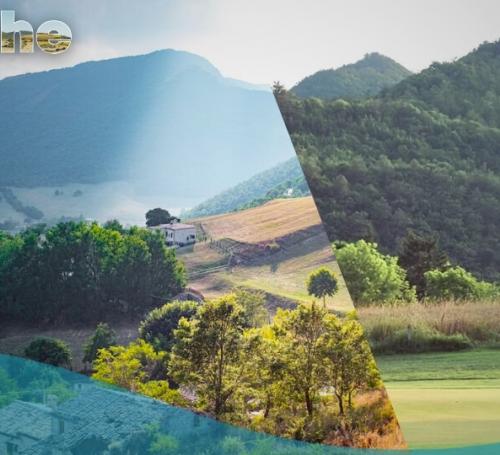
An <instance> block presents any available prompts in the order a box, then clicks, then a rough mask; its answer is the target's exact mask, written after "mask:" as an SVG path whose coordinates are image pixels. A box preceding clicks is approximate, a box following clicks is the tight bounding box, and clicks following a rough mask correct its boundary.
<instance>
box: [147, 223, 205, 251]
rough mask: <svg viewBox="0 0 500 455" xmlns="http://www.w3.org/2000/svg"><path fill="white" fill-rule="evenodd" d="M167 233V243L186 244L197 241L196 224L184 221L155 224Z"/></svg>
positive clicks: (170, 244) (156, 227) (172, 244)
mask: <svg viewBox="0 0 500 455" xmlns="http://www.w3.org/2000/svg"><path fill="white" fill-rule="evenodd" d="M154 229H159V230H160V231H162V232H163V233H164V234H165V239H166V241H167V245H169V246H185V245H192V244H194V243H196V226H193V225H192V224H184V223H176V222H174V223H169V224H160V225H159V226H155V227H154Z"/></svg>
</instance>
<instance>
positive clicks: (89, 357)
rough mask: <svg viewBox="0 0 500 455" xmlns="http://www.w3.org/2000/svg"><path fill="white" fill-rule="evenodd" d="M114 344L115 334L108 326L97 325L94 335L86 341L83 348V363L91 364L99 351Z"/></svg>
mask: <svg viewBox="0 0 500 455" xmlns="http://www.w3.org/2000/svg"><path fill="white" fill-rule="evenodd" d="M115 343H116V333H115V331H114V330H112V329H111V328H110V327H109V325H108V324H105V323H100V324H98V325H97V328H96V329H95V332H94V334H93V335H92V336H91V337H90V338H89V339H88V340H87V343H86V344H85V347H84V348H83V361H84V362H87V363H92V362H93V361H94V360H95V359H96V358H97V352H98V351H99V349H103V348H109V347H110V346H112V345H113V344H115Z"/></svg>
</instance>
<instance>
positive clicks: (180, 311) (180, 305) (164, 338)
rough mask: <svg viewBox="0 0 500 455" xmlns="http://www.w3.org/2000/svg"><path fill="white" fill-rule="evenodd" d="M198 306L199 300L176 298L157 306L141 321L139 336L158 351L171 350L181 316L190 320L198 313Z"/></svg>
mask: <svg viewBox="0 0 500 455" xmlns="http://www.w3.org/2000/svg"><path fill="white" fill-rule="evenodd" d="M198 306H199V304H198V303H197V302H192V301H183V302H181V301H177V300H176V301H173V302H170V303H167V304H165V305H163V306H161V307H160V308H155V309H154V310H152V311H151V312H149V313H148V315H147V316H146V318H145V319H144V321H142V322H141V324H140V326H139V336H140V337H141V338H142V339H143V340H145V341H146V342H148V343H150V344H152V345H153V346H154V347H155V349H156V350H157V351H168V352H170V350H171V349H172V346H173V344H174V342H175V339H174V331H175V330H176V329H177V326H178V324H179V321H180V320H181V318H185V319H187V320H190V319H191V318H192V317H193V316H194V315H195V314H196V311H197V309H198Z"/></svg>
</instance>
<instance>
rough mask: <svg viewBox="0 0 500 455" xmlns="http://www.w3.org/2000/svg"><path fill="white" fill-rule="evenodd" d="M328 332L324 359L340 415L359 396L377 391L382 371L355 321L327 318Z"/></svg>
mask: <svg viewBox="0 0 500 455" xmlns="http://www.w3.org/2000/svg"><path fill="white" fill-rule="evenodd" d="M325 325H326V330H325V334H324V335H323V336H322V338H321V341H320V345H321V350H322V355H323V357H324V367H325V385H326V386H328V387H332V388H333V391H334V394H335V397H336V398H337V403H338V406H339V412H340V415H342V416H343V415H344V414H345V412H346V408H347V409H349V410H351V409H352V407H353V401H352V399H353V396H354V394H355V393H356V392H358V391H360V390H363V389H366V388H369V387H373V386H375V385H376V384H377V382H378V380H379V376H378V371H377V368H376V365H375V361H374V359H373V356H372V353H371V351H370V347H369V345H368V343H367V341H366V339H365V336H364V334H363V329H362V327H361V325H360V324H359V322H358V321H356V320H354V319H347V320H344V321H342V320H340V319H338V318H337V317H335V316H334V315H331V314H329V315H327V316H326V317H325Z"/></svg>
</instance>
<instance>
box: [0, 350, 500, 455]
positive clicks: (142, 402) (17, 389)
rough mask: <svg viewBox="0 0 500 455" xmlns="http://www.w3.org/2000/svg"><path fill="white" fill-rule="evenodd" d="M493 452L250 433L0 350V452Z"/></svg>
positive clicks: (491, 450) (492, 454) (494, 450)
mask: <svg viewBox="0 0 500 455" xmlns="http://www.w3.org/2000/svg"><path fill="white" fill-rule="evenodd" d="M398 453H409V454H411V455H413V454H415V455H420V454H421V455H433V454H443V455H448V454H450V455H452V454H453V455H454V454H457V455H476V454H477V455H497V454H499V453H500V444H496V445H489V446H479V447H466V448H456V449H440V450H404V451H390V450H368V449H366V450H364V449H352V448H346V447H334V446H327V445H319V444H311V443H305V442H300V441H294V440H290V439H283V438H278V437H274V436H270V435H267V434H264V433H256V432H253V431H250V430H247V429H244V428H239V427H236V426H232V425H228V424H225V423H222V422H218V421H216V420H214V419H212V418H210V417H207V416H204V415H201V414H197V413H195V412H192V411H189V410H186V409H181V408H177V407H174V406H170V405H167V404H165V403H162V402H159V401H156V400H153V399H150V398H146V397H143V396H141V395H137V394H134V393H131V392H128V391H125V390H123V389H119V388H116V387H110V386H109V385H106V384H103V383H100V382H97V381H94V380H92V379H90V378H88V377H87V376H84V375H81V374H77V373H73V372H71V371H68V370H65V369H61V368H55V367H52V366H49V365H45V364H40V363H36V362H32V361H29V360H25V359H21V358H18V357H11V356H5V355H0V455H3V454H6V455H14V454H16V455H17V454H29V455H35V454H36V455H38V454H39V455H86V454H92V455H93V454H102V455H105V454H106V455H122V454H123V455H143V454H155V455H196V454H200V455H216V454H217V455H218V454H222V455H233V454H235V455H270V454H276V455H309V454H310V455H337V454H338V455H358V454H359V455H363V454H373V455H377V454H378V455H385V454H398Z"/></svg>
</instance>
